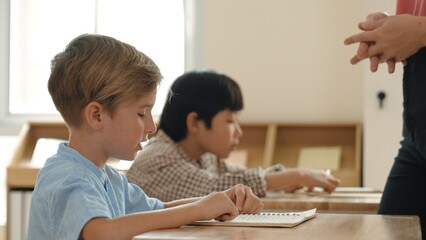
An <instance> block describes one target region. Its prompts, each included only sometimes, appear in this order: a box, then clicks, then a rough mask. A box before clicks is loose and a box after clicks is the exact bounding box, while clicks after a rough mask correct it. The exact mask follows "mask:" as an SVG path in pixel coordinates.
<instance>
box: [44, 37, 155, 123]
mask: <svg viewBox="0 0 426 240" xmlns="http://www.w3.org/2000/svg"><path fill="white" fill-rule="evenodd" d="M161 79H162V76H161V73H160V70H159V68H158V67H157V65H156V64H155V63H154V61H152V60H151V59H150V58H149V57H148V56H146V55H145V54H143V53H142V52H140V51H138V50H137V49H136V48H134V47H133V46H131V45H129V44H126V43H123V42H121V41H118V40H116V39H114V38H112V37H108V36H103V35H98V34H84V35H81V36H79V37H77V38H75V39H74V40H72V41H71V42H70V43H69V44H68V46H67V47H66V48H65V50H64V51H63V52H61V53H58V54H57V55H56V56H55V57H54V58H53V60H52V65H51V74H50V78H49V82H48V89H49V93H50V95H51V96H52V100H53V102H54V104H55V106H56V109H57V110H58V111H59V112H60V113H61V115H62V117H63V118H64V120H65V122H66V123H67V124H68V125H69V126H77V127H78V126H80V125H81V123H82V116H81V113H82V110H83V109H84V107H85V106H86V105H87V104H88V103H90V102H93V101H95V102H98V103H100V104H102V105H103V106H104V107H105V108H106V109H107V111H108V112H109V113H110V114H111V115H113V114H114V110H115V109H116V107H117V105H119V104H122V103H127V102H131V101H135V100H136V99H138V98H140V97H141V96H143V95H145V94H147V93H150V92H152V91H155V90H156V89H157V87H158V84H159V83H160V80H161Z"/></svg>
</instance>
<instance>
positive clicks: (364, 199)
mask: <svg viewBox="0 0 426 240" xmlns="http://www.w3.org/2000/svg"><path fill="white" fill-rule="evenodd" d="M381 197H382V193H380V192H358V193H350V192H335V193H331V194H328V193H306V192H304V193H268V195H267V196H266V197H264V198H261V201H262V203H263V204H264V206H265V210H291V211H294V210H307V209H311V208H317V211H318V212H331V213H371V214H375V213H377V210H378V208H379V204H380V199H381Z"/></svg>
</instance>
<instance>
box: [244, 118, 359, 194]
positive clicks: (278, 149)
mask: <svg viewBox="0 0 426 240" xmlns="http://www.w3.org/2000/svg"><path fill="white" fill-rule="evenodd" d="M241 127H242V129H243V136H242V137H241V139H240V145H239V147H238V149H240V150H246V151H247V158H248V159H247V166H248V167H258V166H262V167H267V166H270V165H272V164H276V163H282V164H284V165H285V166H286V167H288V168H292V167H297V162H298V157H299V153H300V150H301V149H302V148H303V147H327V146H339V147H341V159H340V168H339V169H337V170H333V171H332V174H333V175H334V176H336V177H338V178H340V179H341V180H342V184H341V186H361V143H362V141H361V139H362V136H361V133H362V131H361V125H360V124H356V123H333V124H331V123H330V124H314V123H306V124H300V123H294V124H292V123H289V124H286V123H243V124H241Z"/></svg>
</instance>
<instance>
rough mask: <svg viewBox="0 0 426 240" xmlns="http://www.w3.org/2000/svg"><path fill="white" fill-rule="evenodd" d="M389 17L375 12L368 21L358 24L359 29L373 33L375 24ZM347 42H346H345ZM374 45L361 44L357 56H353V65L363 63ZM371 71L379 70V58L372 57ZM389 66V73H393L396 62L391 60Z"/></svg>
mask: <svg viewBox="0 0 426 240" xmlns="http://www.w3.org/2000/svg"><path fill="white" fill-rule="evenodd" d="M388 16H389V15H388V14H387V13H385V12H375V13H371V14H369V15H368V16H367V18H366V20H365V21H364V22H361V23H359V24H358V28H359V29H360V30H363V31H371V30H374V29H373V28H372V26H374V23H375V22H377V21H379V20H381V19H384V18H386V17H388ZM345 41H346V40H345ZM370 45H372V43H369V42H359V45H358V50H357V54H356V55H355V56H353V57H352V58H351V60H350V62H351V64H357V63H358V62H360V61H362V60H363V59H365V58H367V53H368V48H369V47H370ZM369 59H370V70H371V71H372V72H376V71H377V69H378V68H379V62H380V59H379V56H378V55H375V56H370V57H369ZM387 64H388V72H389V73H393V72H394V71H395V60H389V61H387Z"/></svg>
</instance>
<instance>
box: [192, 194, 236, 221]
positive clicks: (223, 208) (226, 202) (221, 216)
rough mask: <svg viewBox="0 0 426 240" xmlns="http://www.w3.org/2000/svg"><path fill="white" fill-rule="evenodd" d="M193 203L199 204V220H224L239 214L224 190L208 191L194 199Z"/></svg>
mask: <svg viewBox="0 0 426 240" xmlns="http://www.w3.org/2000/svg"><path fill="white" fill-rule="evenodd" d="M195 204H197V205H198V206H200V208H199V209H200V210H201V219H200V220H210V219H216V220H220V221H225V220H231V219H233V218H235V217H236V216H238V214H240V212H239V211H238V209H237V207H236V206H235V204H234V203H233V202H232V201H231V199H230V198H229V197H228V195H227V194H226V193H225V192H213V193H210V194H209V195H207V196H205V197H203V198H201V199H200V200H198V201H196V202H195Z"/></svg>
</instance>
